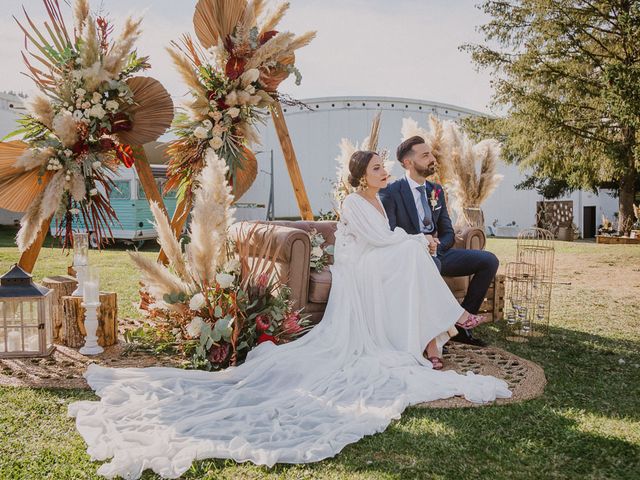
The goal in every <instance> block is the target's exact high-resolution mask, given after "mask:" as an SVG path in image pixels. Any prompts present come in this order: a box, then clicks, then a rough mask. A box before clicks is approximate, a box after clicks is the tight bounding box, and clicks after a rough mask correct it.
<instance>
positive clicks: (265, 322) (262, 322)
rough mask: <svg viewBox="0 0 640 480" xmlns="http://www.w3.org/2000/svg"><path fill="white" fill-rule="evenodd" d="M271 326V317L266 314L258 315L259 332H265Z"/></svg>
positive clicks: (257, 326) (257, 325)
mask: <svg viewBox="0 0 640 480" xmlns="http://www.w3.org/2000/svg"><path fill="white" fill-rule="evenodd" d="M270 326H271V322H270V321H269V317H267V316H266V315H258V316H257V317H256V330H257V331H259V332H264V331H265V330H266V329H268V328H269V327H270Z"/></svg>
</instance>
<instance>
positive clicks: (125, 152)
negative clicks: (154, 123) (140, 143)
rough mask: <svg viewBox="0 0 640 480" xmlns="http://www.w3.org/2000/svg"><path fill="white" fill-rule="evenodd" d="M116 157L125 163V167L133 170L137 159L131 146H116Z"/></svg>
mask: <svg viewBox="0 0 640 480" xmlns="http://www.w3.org/2000/svg"><path fill="white" fill-rule="evenodd" d="M116 157H118V159H119V160H120V161H121V162H122V163H124V166H125V167H127V168H131V166H132V165H133V162H134V161H135V157H134V156H133V149H132V148H131V145H117V146H116Z"/></svg>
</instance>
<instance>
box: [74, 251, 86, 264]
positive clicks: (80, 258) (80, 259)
mask: <svg viewBox="0 0 640 480" xmlns="http://www.w3.org/2000/svg"><path fill="white" fill-rule="evenodd" d="M88 263H89V262H88V258H87V257H86V255H81V254H79V253H76V254H74V255H73V266H74V267H77V266H81V265H87V264H88Z"/></svg>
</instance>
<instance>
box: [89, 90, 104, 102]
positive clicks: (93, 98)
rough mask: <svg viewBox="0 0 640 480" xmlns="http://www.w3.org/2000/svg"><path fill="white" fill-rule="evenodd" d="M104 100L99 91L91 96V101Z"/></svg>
mask: <svg viewBox="0 0 640 480" xmlns="http://www.w3.org/2000/svg"><path fill="white" fill-rule="evenodd" d="M101 101H102V95H100V93H99V92H93V95H92V96H91V103H99V102H101Z"/></svg>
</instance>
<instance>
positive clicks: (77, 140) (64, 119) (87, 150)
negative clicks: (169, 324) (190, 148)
mask: <svg viewBox="0 0 640 480" xmlns="http://www.w3.org/2000/svg"><path fill="white" fill-rule="evenodd" d="M42 1H43V4H44V8H45V10H46V12H47V16H48V19H47V21H46V22H44V27H38V26H37V25H36V24H35V23H34V21H33V20H32V19H31V18H30V17H29V15H28V14H27V12H26V11H25V12H24V14H25V17H26V22H24V23H21V22H20V21H19V20H17V19H16V22H17V23H18V26H19V27H20V28H21V30H22V31H23V33H24V35H25V50H24V51H23V53H22V56H23V59H24V61H25V64H26V67H27V73H26V75H27V76H28V77H29V78H31V79H32V80H33V81H34V82H35V83H36V86H37V87H38V88H39V89H40V91H41V92H42V93H43V94H44V95H36V96H34V97H33V98H32V99H31V101H30V102H29V110H28V113H27V114H26V115H23V117H22V118H21V119H20V120H19V121H18V123H19V124H20V125H21V127H22V128H21V129H20V130H18V131H16V132H14V133H15V134H18V133H23V134H24V138H25V142H9V143H3V144H0V175H1V177H0V207H4V208H8V209H11V210H16V211H26V214H25V215H24V216H23V218H22V220H21V229H20V232H19V233H18V236H17V243H18V248H19V250H20V251H21V252H25V251H26V250H27V249H28V248H29V247H31V245H32V244H33V242H34V241H35V240H36V239H37V238H38V235H37V234H38V232H40V231H41V230H42V229H45V228H48V222H49V221H50V219H51V217H52V216H53V214H54V213H55V212H60V215H58V216H57V218H56V222H57V224H58V232H57V234H58V235H61V236H63V237H64V240H65V245H66V244H68V243H67V242H70V241H71V238H72V233H73V228H74V226H73V225H74V222H75V221H76V220H78V219H80V220H81V221H82V223H83V224H84V225H85V227H86V228H87V230H90V231H93V232H94V233H95V234H96V236H97V238H98V241H101V240H102V239H104V238H108V237H109V236H111V229H110V225H113V224H114V223H115V222H117V217H116V214H115V211H114V209H113V207H112V206H111V203H110V200H109V194H110V191H111V187H112V186H113V180H112V174H113V173H115V172H116V171H117V168H118V166H119V164H120V163H122V164H124V165H125V166H127V167H130V166H131V164H132V163H133V157H132V152H131V148H130V144H134V145H138V144H143V143H145V142H148V141H152V140H155V139H156V138H158V136H160V135H161V134H162V133H163V132H164V131H165V130H166V129H167V128H168V127H169V126H170V123H171V119H172V115H173V108H172V102H171V98H170V97H169V95H168V93H167V92H166V90H164V88H162V86H161V85H160V84H159V83H158V82H157V81H155V80H153V79H151V78H144V77H138V78H132V77H133V75H134V74H136V73H137V72H140V71H142V70H146V69H148V68H149V67H150V65H149V63H148V57H140V56H138V54H137V52H136V50H135V42H136V41H137V39H138V38H139V36H140V34H141V29H140V23H141V19H138V20H134V19H132V18H128V19H126V20H125V21H124V22H123V27H122V29H121V30H120V31H119V34H118V35H117V36H116V35H114V34H113V26H112V25H111V23H110V22H109V20H107V19H106V18H105V17H97V18H94V17H93V16H92V15H91V12H90V7H89V2H88V0H75V5H74V9H73V15H74V18H73V30H72V31H70V30H68V29H67V25H66V23H65V20H64V15H63V12H62V9H61V8H60V4H59V0H42ZM37 248H38V249H39V248H40V247H39V245H37ZM36 256H37V252H36ZM33 258H35V256H34V257H33ZM29 268H31V267H29Z"/></svg>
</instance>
